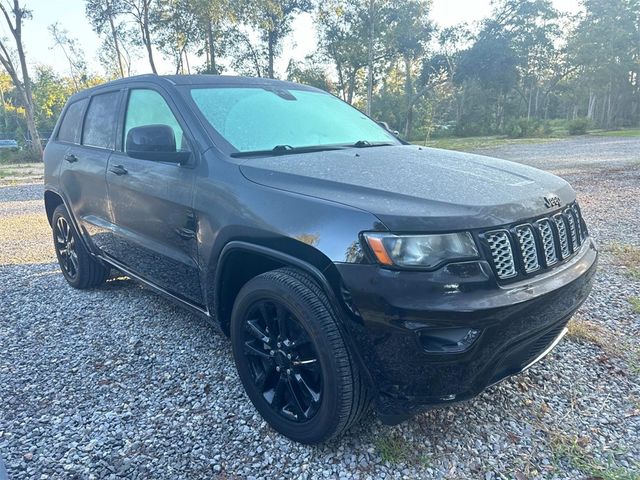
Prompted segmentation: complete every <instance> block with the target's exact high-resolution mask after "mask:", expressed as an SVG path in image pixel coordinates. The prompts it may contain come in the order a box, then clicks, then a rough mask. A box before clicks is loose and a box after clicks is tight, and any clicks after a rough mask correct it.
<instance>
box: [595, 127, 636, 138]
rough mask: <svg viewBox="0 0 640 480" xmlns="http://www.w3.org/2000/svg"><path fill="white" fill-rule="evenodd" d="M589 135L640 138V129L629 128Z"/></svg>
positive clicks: (601, 131) (600, 131)
mask: <svg viewBox="0 0 640 480" xmlns="http://www.w3.org/2000/svg"><path fill="white" fill-rule="evenodd" d="M591 135H597V136H599V137H640V128H630V129H625V130H599V131H597V132H592V133H591Z"/></svg>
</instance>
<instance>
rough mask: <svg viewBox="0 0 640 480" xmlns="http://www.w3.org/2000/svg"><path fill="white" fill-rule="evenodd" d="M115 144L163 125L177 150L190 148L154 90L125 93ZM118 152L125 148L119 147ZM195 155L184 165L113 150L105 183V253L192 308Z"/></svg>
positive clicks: (198, 296) (196, 293)
mask: <svg viewBox="0 0 640 480" xmlns="http://www.w3.org/2000/svg"><path fill="white" fill-rule="evenodd" d="M123 124H124V126H123V129H122V130H121V131H120V132H119V137H120V139H119V143H120V145H126V142H125V139H126V137H127V133H128V132H129V130H130V129H131V128H134V127H141V126H145V125H168V126H169V127H171V129H172V130H173V133H174V136H175V139H176V145H177V149H178V150H185V151H186V150H190V148H191V147H190V144H192V142H189V140H188V137H189V135H188V132H187V129H186V127H185V125H184V122H183V121H182V120H181V119H180V116H179V113H178V111H177V109H176V108H175V106H174V105H173V103H172V102H171V101H170V99H169V98H166V97H164V96H163V94H162V93H161V92H160V91H159V90H156V89H154V88H153V87H151V86H150V87H148V88H136V89H131V90H129V91H128V92H127V100H126V110H125V114H124V121H123ZM121 150H124V148H122V149H121ZM194 160H195V158H194V155H192V157H191V161H190V162H188V164H185V165H179V164H175V163H165V162H160V161H152V160H143V159H138V158H132V157H129V156H128V155H127V153H126V152H125V151H116V152H114V153H113V155H112V156H111V158H110V159H109V166H108V169H107V184H108V188H109V198H110V202H111V208H112V211H113V216H114V223H115V224H116V227H115V228H116V230H115V231H116V237H117V241H116V242H114V244H113V245H111V246H110V247H111V250H110V251H109V252H108V253H109V255H111V256H112V257H113V258H114V259H116V260H117V261H118V262H120V263H122V264H123V266H125V267H127V268H128V269H130V270H131V271H132V272H133V273H136V274H138V275H140V276H142V277H143V278H145V279H147V280H149V281H151V282H153V283H154V284H156V285H158V286H160V287H162V288H163V289H165V290H166V291H168V292H171V293H172V294H174V295H177V296H179V297H182V298H184V299H186V300H188V301H189V302H191V303H195V304H197V305H200V306H201V305H202V304H203V297H202V290H201V287H200V277H199V269H198V262H197V245H196V230H197V228H196V227H197V221H196V218H195V215H194V212H193V209H192V202H193V186H194V168H193V163H194Z"/></svg>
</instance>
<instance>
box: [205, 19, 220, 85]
mask: <svg viewBox="0 0 640 480" xmlns="http://www.w3.org/2000/svg"><path fill="white" fill-rule="evenodd" d="M207 45H208V46H209V48H208V50H209V65H208V70H209V73H215V74H218V67H217V66H216V48H215V45H214V42H213V26H212V25H211V19H209V21H208V22H207Z"/></svg>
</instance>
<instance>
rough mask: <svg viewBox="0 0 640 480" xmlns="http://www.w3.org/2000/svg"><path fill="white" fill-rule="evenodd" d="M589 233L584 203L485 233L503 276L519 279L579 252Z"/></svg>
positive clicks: (489, 249)
mask: <svg viewBox="0 0 640 480" xmlns="http://www.w3.org/2000/svg"><path fill="white" fill-rule="evenodd" d="M586 237H587V230H586V227H585V224H584V221H583V220H582V215H581V213H580V207H579V206H578V205H577V204H576V203H573V204H571V205H569V206H568V207H566V208H565V209H564V210H563V211H562V212H559V213H556V214H554V215H550V216H549V217H546V218H540V219H538V220H536V221H535V222H531V223H523V224H519V225H515V226H511V227H505V228H504V229H500V230H492V231H489V232H485V233H481V234H480V238H481V239H482V240H483V241H484V242H485V244H486V246H487V247H488V251H489V252H490V253H491V260H492V261H493V267H494V269H495V273H496V275H497V277H498V279H499V280H509V279H516V278H518V277H520V276H521V275H532V274H535V273H538V272H541V271H543V270H545V269H548V268H551V267H552V266H554V265H556V264H558V263H559V262H561V261H564V260H566V259H567V258H569V257H571V256H572V255H573V254H575V253H576V252H577V251H578V250H579V249H580V245H582V244H583V243H584V240H585V238H586Z"/></svg>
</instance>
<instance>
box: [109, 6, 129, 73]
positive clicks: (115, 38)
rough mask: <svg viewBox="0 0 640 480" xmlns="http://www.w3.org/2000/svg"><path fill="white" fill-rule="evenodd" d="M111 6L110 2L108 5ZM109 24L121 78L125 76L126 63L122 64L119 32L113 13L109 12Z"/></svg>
mask: <svg viewBox="0 0 640 480" xmlns="http://www.w3.org/2000/svg"><path fill="white" fill-rule="evenodd" d="M107 6H108V8H110V7H111V5H110V4H108V5H107ZM109 26H110V27H111V38H112V39H113V48H115V50H116V57H117V58H118V68H119V70H120V78H124V77H125V74H124V65H123V64H122V53H120V43H119V42H118V32H117V31H116V25H115V22H114V21H113V15H111V13H109Z"/></svg>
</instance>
